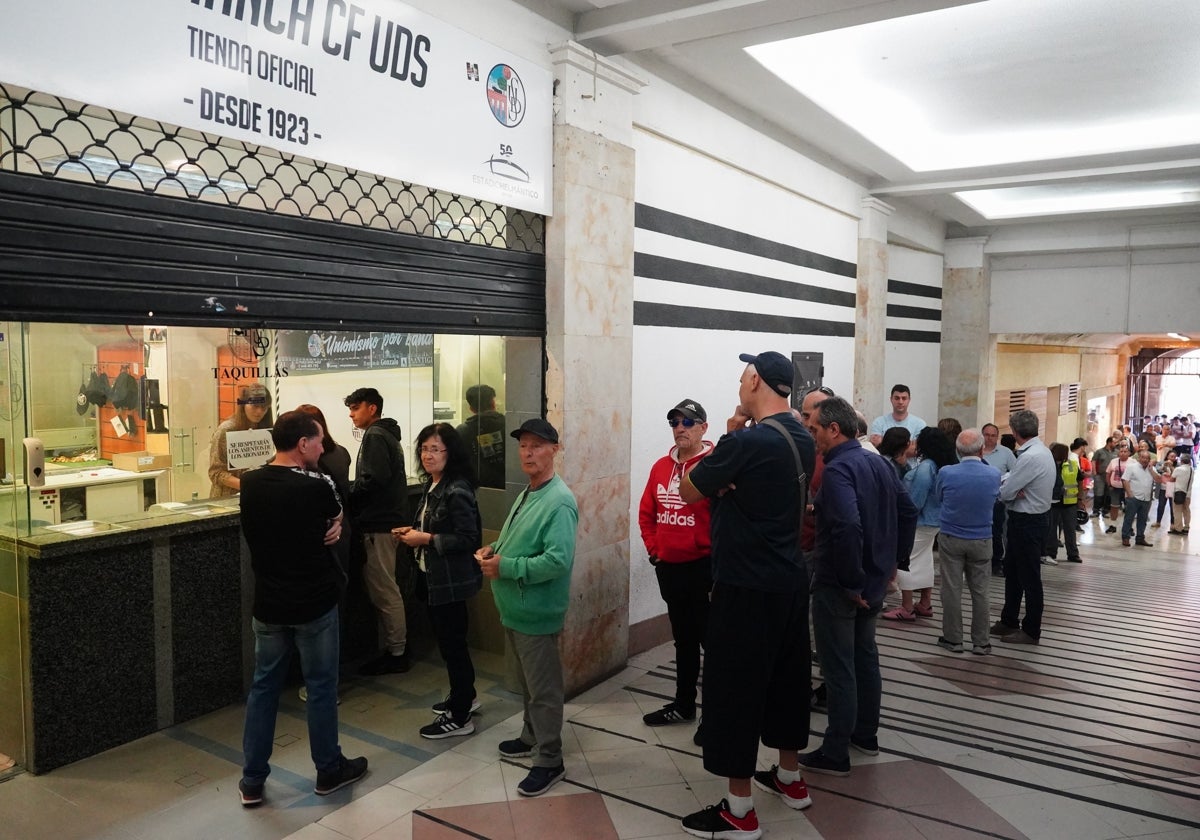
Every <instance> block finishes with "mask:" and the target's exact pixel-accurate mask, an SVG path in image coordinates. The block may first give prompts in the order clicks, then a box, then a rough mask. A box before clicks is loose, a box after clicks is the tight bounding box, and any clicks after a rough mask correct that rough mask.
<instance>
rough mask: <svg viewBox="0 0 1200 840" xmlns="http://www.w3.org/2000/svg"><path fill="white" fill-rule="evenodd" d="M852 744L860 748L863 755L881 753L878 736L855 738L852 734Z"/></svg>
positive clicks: (855, 747) (857, 748)
mask: <svg viewBox="0 0 1200 840" xmlns="http://www.w3.org/2000/svg"><path fill="white" fill-rule="evenodd" d="M850 746H852V747H854V749H856V750H858V751H859V752H860V753H862V754H863V755H879V739H878V738H855V737H854V736H853V735H851V736H850Z"/></svg>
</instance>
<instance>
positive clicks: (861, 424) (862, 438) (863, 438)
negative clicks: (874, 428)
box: [854, 411, 879, 455]
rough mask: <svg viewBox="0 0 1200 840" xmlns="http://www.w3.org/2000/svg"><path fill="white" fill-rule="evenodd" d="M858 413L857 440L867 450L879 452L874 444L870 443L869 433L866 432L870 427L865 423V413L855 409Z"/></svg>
mask: <svg viewBox="0 0 1200 840" xmlns="http://www.w3.org/2000/svg"><path fill="white" fill-rule="evenodd" d="M854 413H855V414H857V415H858V442H859V443H860V444H862V448H863V449H865V450H867V451H868V452H874V453H875V454H876V455H878V454H879V450H878V449H876V448H875V444H873V443H871V435H870V434H868V432H869V431H870V427H869V426H868V425H867V415H865V414H863V413H862V412H861V411H855V412H854Z"/></svg>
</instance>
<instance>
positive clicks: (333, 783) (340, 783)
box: [313, 755, 367, 796]
mask: <svg viewBox="0 0 1200 840" xmlns="http://www.w3.org/2000/svg"><path fill="white" fill-rule="evenodd" d="M365 775H367V759H366V758H365V757H363V756H359V757H358V758H346V756H344V755H339V756H338V766H337V769H335V770H330V771H328V772H324V773H317V786H316V787H314V788H313V793H315V794H316V795H317V796H328V795H329V794H331V793H333V792H334V791H335V790H341V789H342V788H344V787H345V786H346V785H352V784H354V783H355V782H357V781H358V780H359V779H361V778H362V777H363V776H365Z"/></svg>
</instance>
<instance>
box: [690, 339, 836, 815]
mask: <svg viewBox="0 0 1200 840" xmlns="http://www.w3.org/2000/svg"><path fill="white" fill-rule="evenodd" d="M741 359H742V361H743V362H746V363H747V364H746V368H745V370H744V371H743V372H742V376H741V386H740V388H739V390H738V407H737V408H736V409H735V410H734V413H733V416H732V417H730V418H729V420H727V421H726V424H725V428H726V434H725V435H723V436H722V437H721V439H720V440H719V441H717V445H716V448H715V449H713V451H712V452H711V453H710V454H709V455H708V456H707V457H705V458H704V459H703V460H701V461H700V463H698V464H697V465H696V466H695V467H694V468H693V469H692V470H691V471H690V472H689V473H688V474H687V475H686V476H685V477H684V479H683V481H682V482H681V483H680V486H679V496H680V498H681V499H683V501H685V502H688V503H694V502H698V501H700V500H701V499H703V498H705V497H707V498H709V499H710V500H711V501H712V559H713V589H712V600H711V603H710V605H709V627H710V628H711V632H710V633H709V634H708V637H707V638H706V640H705V646H704V738H703V741H704V769H706V770H708V771H709V772H710V773H714V774H716V775H718V776H725V777H727V778H728V780H729V795H728V798H727V799H723V800H722V801H721V802H720V803H719V804H718V805H713V806H711V807H709V808H705V809H704V810H702V811H698V812H696V813H695V814H691V815H689V816H687V817H684V819H683V829H684V830H685V831H687V832H689V833H690V834H693V835H695V836H697V837H740V838H754V837H758V836H760V833H761V832H760V829H759V827H758V816H757V815H756V813H755V811H754V800H753V797H752V796H751V781H753V783H754V784H755V785H757V786H758V787H759V788H760V789H762V790H765V791H767V792H768V793H771V794H774V795H776V796H779V797H780V798H781V799H782V801H783V803H784V804H785V805H786V806H787V807H789V808H793V809H795V810H800V809H802V808H807V807H808V806H809V805H811V804H812V800H811V799H810V798H809V796H808V788H807V786H806V785H805V784H804V780H803V779H802V778H801V777H800V771H799V762H798V758H799V751H800V750H801V749H803V748H804V747H805V746H806V745H807V744H808V703H809V693H810V687H811V676H810V668H811V663H810V661H809V660H810V653H809V639H808V570H807V568H806V564H805V561H804V555H803V553H802V552H801V550H800V517H801V514H802V512H803V511H802V508H801V505H802V502H803V497H804V493H803V489H802V486H801V482H800V480H799V479H800V476H798V475H797V472H802V473H803V474H804V476H805V477H807V476H808V475H811V474H812V471H813V462H814V447H813V439H812V436H811V435H810V434H809V433H808V432H807V431H806V430H805V429H804V427H803V426H801V425H800V422H799V421H798V420H797V419H796V418H795V417H794V416H793V415H792V412H791V409H790V407H789V405H788V397H789V396H790V394H791V391H792V382H793V370H792V363H791V362H790V361H789V360H788V359H787V358H786V357H784V356H783V355H781V354H779V353H775V352H766V353H759V354H758V355H757V356H751V355H742V356H741ZM794 453H795V454H794ZM797 460H799V462H800V463H799V465H797V463H796V462H797ZM718 628H719V630H718ZM760 738H761V739H762V743H763V744H764V745H766V746H768V747H775V748H777V749H778V750H779V765H778V766H776V767H772V768H771V769H770V770H759V771H757V772H756V768H757V765H758V742H759V739H760Z"/></svg>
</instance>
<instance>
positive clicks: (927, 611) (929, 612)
mask: <svg viewBox="0 0 1200 840" xmlns="http://www.w3.org/2000/svg"><path fill="white" fill-rule="evenodd" d="M912 611H913V612H915V613H916V614H917V615H919V616H921V617H922V618H933V607H923V606H921V605H920V604H913V608H912Z"/></svg>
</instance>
